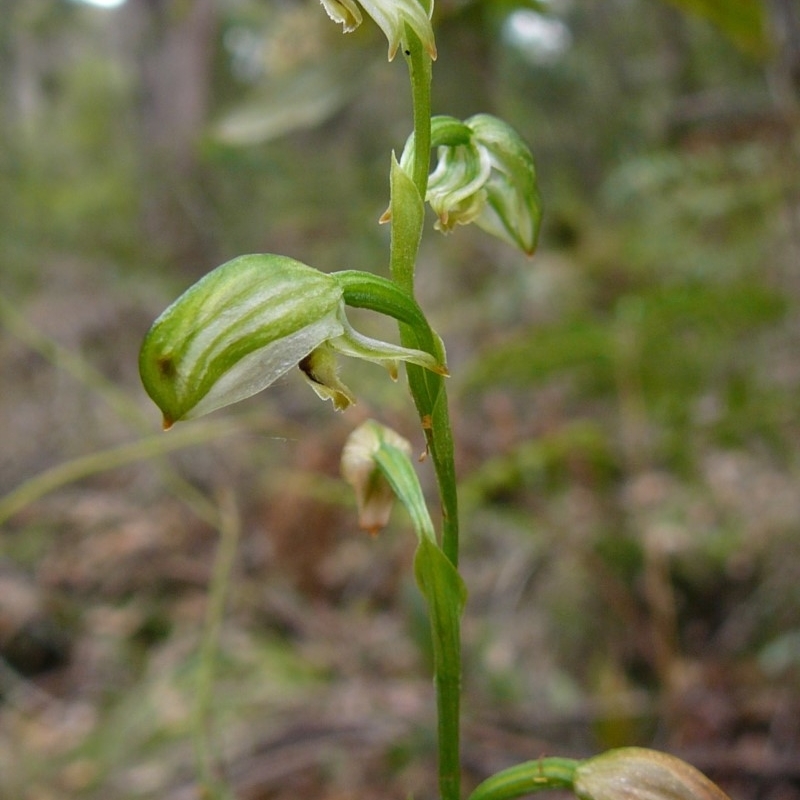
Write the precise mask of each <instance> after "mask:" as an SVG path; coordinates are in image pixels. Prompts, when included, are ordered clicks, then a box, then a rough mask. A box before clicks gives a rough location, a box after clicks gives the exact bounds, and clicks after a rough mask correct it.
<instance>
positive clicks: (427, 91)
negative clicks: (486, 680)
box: [390, 27, 461, 800]
mask: <svg viewBox="0 0 800 800" xmlns="http://www.w3.org/2000/svg"><path fill="white" fill-rule="evenodd" d="M406 37H407V41H408V43H409V44H408V50H407V52H406V60H407V62H408V69H409V75H410V79H411V93H412V100H413V110H414V141H415V146H414V153H415V155H414V161H413V164H412V167H411V178H412V180H413V182H414V185H415V186H416V189H417V191H418V192H419V195H420V198H421V199H422V200H423V201H424V199H425V193H426V191H427V186H428V172H429V170H430V150H431V77H432V70H431V59H430V57H429V55H428V54H427V53H426V52H425V50H424V48H423V47H422V43H421V42H420V40H419V39H418V37H417V36H416V34H414V33H413V31H411V29H410V28H408V27H406ZM406 219H407V218H406V217H405V216H404V217H403V220H406ZM423 220H424V214H421V215H420V216H419V222H418V224H416V223H415V224H414V225H413V226H412V225H408V226H405V227H404V226H403V223H402V222H401V220H400V219H393V222H392V248H391V259H390V268H391V276H392V280H393V281H394V282H395V283H397V284H398V285H399V286H400V287H401V288H402V289H403V290H404V291H405V292H406V293H407V294H408V295H409V296H410V297H412V298H413V297H414V296H415V293H414V269H415V265H416V260H417V255H418V251H419V242H420V238H421V236H422V225H423ZM400 338H401V342H402V343H403V344H404V345H406V346H414V336H413V333H412V332H411V331H410V330H409V329H408V328H407V327H404V326H402V325H401V326H400ZM407 371H408V379H409V387H410V389H411V394H412V396H413V398H414V402H415V404H416V407H417V411H418V413H419V415H420V419H421V420H422V424H423V428H424V430H425V436H426V440H427V445H428V451H429V453H430V457H431V460H432V462H433V467H434V471H435V473H436V480H437V485H438V488H439V496H440V500H441V508H442V550H443V551H444V553H445V555H446V556H447V558H448V559H449V561H450V562H451V563H452V564H453V566H455V567H457V566H458V499H457V494H456V478H455V459H454V454H453V435H452V428H451V426H450V418H449V410H448V404H447V393H446V390H445V386H444V380H443V379H442V378H441V376H438V375H433V374H431V373H429V372H427V371H426V370H423V369H422V368H421V367H415V366H413V365H408V366H407ZM453 639H454V640H455V642H456V648H455V650H454V651H453V652H451V653H450V654H449V658H451V659H452V662H453V663H448V664H438V665H436V675H435V686H436V708H437V718H438V722H437V727H438V747H439V793H440V797H441V800H460V796H461V789H460V785H461V757H460V730H459V728H460V699H461V652H460V631H459V630H458V629H457V630H455V631H454V632H453Z"/></svg>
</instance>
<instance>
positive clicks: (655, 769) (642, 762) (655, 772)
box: [573, 747, 730, 800]
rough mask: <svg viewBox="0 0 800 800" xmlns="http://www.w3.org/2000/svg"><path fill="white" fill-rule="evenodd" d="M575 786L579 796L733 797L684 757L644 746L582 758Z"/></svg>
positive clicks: (615, 799)
mask: <svg viewBox="0 0 800 800" xmlns="http://www.w3.org/2000/svg"><path fill="white" fill-rule="evenodd" d="M573 789H574V791H575V794H576V795H577V796H578V797H579V798H580V800H730V798H728V796H727V795H726V794H725V792H723V791H722V789H720V788H719V787H718V786H717V785H716V784H715V783H713V782H712V781H710V780H709V779H708V778H707V777H706V776H705V775H703V773H702V772H700V771H699V770H697V769H695V768H694V767H692V766H690V765H689V764H687V763H686V762H685V761H681V759H679V758H676V757H675V756H672V755H669V754H668V753H662V752H660V751H658V750H648V749H646V748H643V747H620V748H618V749H616V750H607V751H606V752H605V753H601V754H600V755H598V756H595V757H594V758H590V759H588V760H586V761H583V762H582V763H581V764H580V765H579V766H578V767H577V768H576V769H575V774H574V784H573Z"/></svg>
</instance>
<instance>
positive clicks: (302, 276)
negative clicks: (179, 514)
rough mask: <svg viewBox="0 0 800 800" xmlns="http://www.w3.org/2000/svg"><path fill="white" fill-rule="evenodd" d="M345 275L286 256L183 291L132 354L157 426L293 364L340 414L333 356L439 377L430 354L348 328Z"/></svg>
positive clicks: (236, 264) (256, 261)
mask: <svg viewBox="0 0 800 800" xmlns="http://www.w3.org/2000/svg"><path fill="white" fill-rule="evenodd" d="M345 274H346V273H341V275H342V279H341V280H340V279H339V278H337V276H336V274H335V273H334V274H326V273H324V272H319V271H318V270H316V269H313V268H312V267H309V266H306V265H305V264H301V263H300V262H299V261H295V260H294V259H291V258H288V257H286V256H278V255H246V256H240V257H239V258H235V259H233V260H232V261H228V262H227V263H226V264H223V265H222V266H220V267H217V269H215V270H213V271H212V272H210V273H209V274H208V275H206V276H205V277H204V278H202V279H201V280H199V281H198V282H197V283H196V284H194V286H192V287H190V288H189V289H188V290H187V291H186V292H184V294H183V295H181V296H180V297H179V298H178V299H177V300H176V301H175V302H174V303H173V304H172V305H171V306H169V308H167V309H166V311H164V313H163V314H161V316H160V317H159V318H158V319H157V320H156V321H155V322H154V323H153V325H152V327H151V328H150V330H149V331H148V333H147V335H146V336H145V339H144V342H143V344H142V348H141V352H140V354H139V371H140V374H141V377H142V382H143V384H144V387H145V389H146V390H147V392H148V394H149V395H150V397H151V398H152V399H153V400H154V402H155V403H156V405H157V406H158V407H159V408H160V409H161V411H162V413H163V415H164V428H165V429H167V428H170V427H171V426H172V425H173V423H175V422H177V421H179V420H184V419H192V418H194V417H200V416H202V415H203V414H208V413H209V412H210V411H214V410H215V409H217V408H222V407H223V406H226V405H229V404H231V403H235V402H237V401H239V400H243V399H245V398H246V397H250V396H251V395H253V394H255V393H256V392H260V391H261V390H262V389H265V388H266V387H267V386H269V385H270V384H271V383H273V382H274V381H276V380H277V379H278V378H279V377H281V375H283V374H285V373H286V372H288V371H289V370H290V369H292V368H293V367H295V366H300V368H301V370H302V371H303V373H304V375H305V376H306V378H307V379H308V380H309V382H310V383H311V385H312V387H313V388H314V390H315V391H316V392H317V394H318V395H319V396H320V397H323V398H325V399H330V400H332V401H333V404H334V407H335V408H336V409H344V408H347V406H349V405H350V404H351V403H353V402H354V397H353V394H352V393H351V392H350V390H349V389H348V388H347V387H346V386H344V384H342V383H341V381H340V380H339V379H338V376H337V365H336V354H337V353H342V354H345V355H348V356H355V357H357V358H364V359H367V360H369V361H374V362H376V363H379V364H383V365H384V366H385V367H387V369H388V370H389V372H390V374H391V375H392V377H396V375H397V361H407V362H410V363H413V364H418V365H420V366H422V367H426V368H428V369H431V370H434V371H435V372H438V373H439V374H446V372H447V371H446V369H445V367H444V366H443V365H442V364H440V363H439V361H438V360H437V359H436V358H435V357H434V356H433V355H431V354H429V353H426V352H424V351H422V350H414V349H411V348H407V347H400V346H399V345H395V344H391V343H389V342H382V341H378V340H377V339H371V338H369V337H367V336H363V335H362V334H360V333H358V332H357V331H356V330H354V329H353V328H352V326H351V325H350V322H349V320H348V319H347V316H346V314H345V290H344V288H343V285H344V276H345ZM349 274H350V275H352V273H349ZM360 304H361V305H364V306H366V307H369V304H368V303H367V302H361V303H360Z"/></svg>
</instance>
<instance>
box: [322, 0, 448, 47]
mask: <svg viewBox="0 0 800 800" xmlns="http://www.w3.org/2000/svg"><path fill="white" fill-rule="evenodd" d="M321 2H322V6H323V8H324V9H325V11H326V12H327V13H328V16H329V17H330V18H331V19H332V20H333V21H334V22H337V23H340V24H341V25H342V27H343V29H344V32H345V33H350V32H351V31H354V30H355V29H356V28H357V27H358V26H359V25H360V24H361V19H362V17H361V11H360V9H359V8H358V5H357V4H356V3H355V0H321ZM360 3H361V6H362V8H363V9H364V11H366V12H367V14H369V16H370V17H372V19H373V20H374V21H375V23H376V24H377V25H378V27H379V28H380V29H381V30H382V31H383V33H384V34H385V36H386V38H387V39H388V40H389V61H391V60H392V59H393V58H394V57H395V55H396V53H397V50H398V48H399V47H400V44H401V42H403V41H404V40H405V39H406V25H408V26H409V28H411V30H412V31H414V33H415V34H416V35H417V37H418V38H419V40H420V42H422V46H423V47H424V48H425V50H426V51H427V53H428V55H429V56H430V57H431V58H432V59H434V60H435V59H436V42H435V41H434V38H433V28H432V26H431V20H430V17H431V13H432V12H433V3H430V5H428V4H425V5H423V3H422V2H420V0H360Z"/></svg>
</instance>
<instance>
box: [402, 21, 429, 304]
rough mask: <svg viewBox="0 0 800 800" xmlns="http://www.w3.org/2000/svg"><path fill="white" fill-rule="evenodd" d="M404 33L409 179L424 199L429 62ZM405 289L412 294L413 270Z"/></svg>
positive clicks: (419, 45)
mask: <svg viewBox="0 0 800 800" xmlns="http://www.w3.org/2000/svg"><path fill="white" fill-rule="evenodd" d="M406 32H407V34H408V41H409V46H408V54H407V55H406V61H407V63H408V73H409V77H410V78H411V97H412V102H413V113H414V142H415V150H414V163H413V166H412V168H411V179H412V180H413V181H414V185H415V186H416V187H417V191H418V192H419V195H420V197H422V198H423V200H424V199H425V192H426V190H427V188H428V173H429V172H430V165H431V83H432V77H433V74H432V73H433V69H432V63H433V62H432V61H431V58H430V56H429V55H428V54H427V53H426V52H425V49H424V48H423V46H422V43H421V42H420V40H419V39H418V38H417V36H416V34H414V32H413V31H412V30H411V29H410V28H408V27H406ZM404 288H405V289H407V290H411V291H412V293H413V288H414V287H413V271H412V273H411V279H410V282H409V284H408V285H407V286H404Z"/></svg>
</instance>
